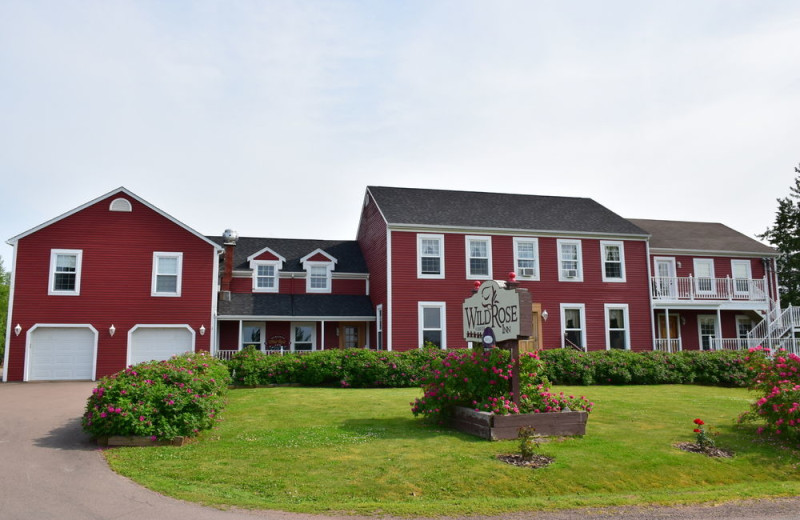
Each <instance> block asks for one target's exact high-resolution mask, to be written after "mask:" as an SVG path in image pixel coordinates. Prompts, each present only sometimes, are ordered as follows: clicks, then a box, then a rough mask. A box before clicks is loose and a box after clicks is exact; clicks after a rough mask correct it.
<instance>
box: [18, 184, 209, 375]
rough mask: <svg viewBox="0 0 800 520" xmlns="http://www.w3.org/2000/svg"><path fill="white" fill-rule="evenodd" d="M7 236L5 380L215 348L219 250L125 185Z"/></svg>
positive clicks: (110, 369)
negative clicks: (9, 267) (8, 283)
mask: <svg viewBox="0 0 800 520" xmlns="http://www.w3.org/2000/svg"><path fill="white" fill-rule="evenodd" d="M8 243H9V244H10V245H12V246H13V247H14V258H13V262H12V282H11V283H12V285H11V295H10V298H9V313H8V315H9V320H8V324H9V326H8V337H7V338H6V353H5V360H4V366H5V374H4V380H5V381H35V380H53V379H96V378H98V377H102V376H104V375H107V374H112V373H114V372H117V371H119V370H121V369H123V368H125V366H126V365H129V364H133V363H138V362H140V361H145V360H150V359H166V358H168V357H169V356H171V355H172V354H176V353H181V352H185V351H198V350H205V351H209V350H211V348H212V338H214V337H215V335H216V334H215V329H214V327H215V314H216V304H217V293H216V291H215V287H216V285H217V265H218V261H217V257H218V254H219V251H220V250H221V248H220V247H219V246H218V245H217V244H215V243H213V242H212V241H210V240H208V239H207V238H206V237H204V236H202V235H200V234H199V233H197V232H196V231H194V230H192V229H191V228H189V227H188V226H186V225H185V224H183V223H181V222H180V221H178V220H176V219H174V218H173V217H171V216H169V215H168V214H166V213H165V212H163V211H161V210H160V209H158V208H156V207H154V206H152V205H151V204H149V203H147V202H146V201H144V200H142V199H140V198H139V197H137V196H136V195H134V194H133V193H131V192H129V191H128V190H126V189H125V188H119V189H117V190H114V191H112V192H110V193H107V194H106V195H103V196H101V197H99V198H97V199H95V200H93V201H91V202H88V203H86V204H84V205H83V206H80V207H78V208H75V209H74V210H72V211H70V212H68V213H65V214H63V215H61V216H59V217H56V218H54V219H53V220H50V221H49V222H45V223H44V224H42V225H40V226H37V227H35V228H33V229H31V230H29V231H26V232H25V233H22V234H21V235H18V236H16V237H14V238H12V239H10V240H9V241H8Z"/></svg>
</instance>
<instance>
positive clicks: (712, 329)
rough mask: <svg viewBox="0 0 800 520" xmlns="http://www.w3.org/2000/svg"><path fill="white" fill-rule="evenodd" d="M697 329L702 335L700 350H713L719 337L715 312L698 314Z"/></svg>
mask: <svg viewBox="0 0 800 520" xmlns="http://www.w3.org/2000/svg"><path fill="white" fill-rule="evenodd" d="M697 329H698V334H699V336H700V350H712V349H713V348H714V340H715V339H716V338H717V317H716V316H715V315H713V314H707V315H703V314H701V315H699V316H697Z"/></svg>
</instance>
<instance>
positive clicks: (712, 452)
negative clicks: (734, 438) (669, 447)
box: [673, 442, 733, 458]
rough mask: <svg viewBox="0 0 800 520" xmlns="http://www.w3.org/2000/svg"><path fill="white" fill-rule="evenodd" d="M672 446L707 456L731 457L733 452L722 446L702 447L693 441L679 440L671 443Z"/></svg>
mask: <svg viewBox="0 0 800 520" xmlns="http://www.w3.org/2000/svg"><path fill="white" fill-rule="evenodd" d="M673 446H675V447H676V448H678V449H679V450H683V451H688V452H691V453H699V454H701V455H705V456H707V457H721V458H730V457H733V452H732V451H730V450H725V449H722V448H703V447H701V446H700V445H699V444H695V443H693V442H679V443H677V444H673Z"/></svg>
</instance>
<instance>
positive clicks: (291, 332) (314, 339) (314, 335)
mask: <svg viewBox="0 0 800 520" xmlns="http://www.w3.org/2000/svg"><path fill="white" fill-rule="evenodd" d="M297 327H311V330H312V334H311V350H310V351H307V350H301V351H300V352H313V351H315V350H317V323H316V322H315V321H293V322H291V324H290V326H289V348H290V349H291V351H292V352H296V350H295V341H294V338H295V328H297Z"/></svg>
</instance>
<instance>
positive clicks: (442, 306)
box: [417, 302, 447, 350]
mask: <svg viewBox="0 0 800 520" xmlns="http://www.w3.org/2000/svg"><path fill="white" fill-rule="evenodd" d="M429 308H436V309H439V321H440V322H441V327H440V328H439V329H429V330H440V331H441V334H442V341H441V343H442V344H441V345H439V346H440V347H441V349H442V350H445V349H447V303H445V302H417V320H418V321H417V333H418V345H419V347H418V348H423V346H424V345H425V340H424V339H423V338H424V332H425V329H424V327H423V325H424V324H425V321H424V315H423V312H424V309H429Z"/></svg>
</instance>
